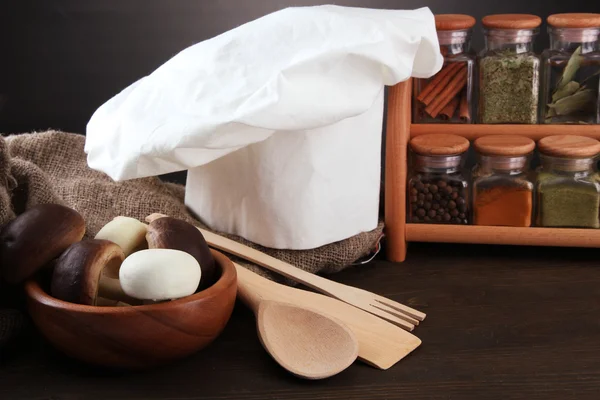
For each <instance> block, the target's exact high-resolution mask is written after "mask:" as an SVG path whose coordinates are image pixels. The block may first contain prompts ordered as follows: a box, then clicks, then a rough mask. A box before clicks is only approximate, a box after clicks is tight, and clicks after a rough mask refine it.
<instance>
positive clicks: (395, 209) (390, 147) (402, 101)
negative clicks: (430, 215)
mask: <svg viewBox="0 0 600 400" xmlns="http://www.w3.org/2000/svg"><path fill="white" fill-rule="evenodd" d="M411 92H412V80H408V81H406V82H402V83H399V84H398V85H396V86H393V87H391V88H390V89H389V94H388V100H387V101H388V102H387V110H388V113H387V122H386V145H385V235H386V238H387V239H386V240H387V243H388V245H387V247H386V252H387V258H388V260H390V261H404V259H405V258H406V240H405V232H404V225H405V223H406V215H405V213H406V211H405V210H406V174H407V170H406V166H407V163H408V161H407V160H408V158H407V151H408V147H407V145H408V140H409V138H410V121H411V107H410V102H411Z"/></svg>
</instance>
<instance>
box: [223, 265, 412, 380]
mask: <svg viewBox="0 0 600 400" xmlns="http://www.w3.org/2000/svg"><path fill="white" fill-rule="evenodd" d="M234 265H235V267H236V270H237V282H238V295H239V296H240V298H241V299H242V300H243V301H246V302H247V304H249V305H252V304H255V303H256V304H259V303H260V302H265V301H269V300H271V301H275V302H285V303H288V304H294V305H296V306H297V307H300V308H309V309H310V310H319V311H318V312H319V313H322V314H323V315H326V316H328V317H330V318H332V319H334V320H339V321H342V323H344V324H345V325H346V326H347V327H348V328H349V329H350V330H351V331H352V332H353V334H354V335H355V336H356V338H357V340H358V358H359V359H360V360H362V361H364V362H366V363H368V364H370V365H373V366H375V367H377V368H380V369H388V368H390V367H391V366H392V365H394V364H395V363H397V362H398V361H400V360H401V359H403V358H404V357H406V356H407V355H408V354H410V353H411V352H412V351H413V350H415V349H416V348H417V347H419V345H420V344H421V340H419V338H417V337H416V336H414V335H412V334H410V333H409V332H407V331H405V330H404V329H401V328H399V327H397V326H395V325H392V324H390V323H389V322H386V321H384V320H382V319H381V318H379V317H377V316H375V315H373V314H370V313H368V312H366V311H363V310H360V309H358V308H356V307H353V306H351V305H349V304H346V303H343V302H341V301H339V300H336V299H332V298H331V297H327V296H324V295H322V294H319V293H313V292H309V291H306V290H302V289H297V288H292V287H289V286H285V285H281V284H279V283H276V282H273V281H270V280H268V279H266V278H263V277H262V276H260V275H257V274H255V273H254V272H252V271H250V270H248V269H246V268H244V267H241V266H239V265H236V264H235V263H234ZM255 307H256V306H255ZM309 333H310V332H309Z"/></svg>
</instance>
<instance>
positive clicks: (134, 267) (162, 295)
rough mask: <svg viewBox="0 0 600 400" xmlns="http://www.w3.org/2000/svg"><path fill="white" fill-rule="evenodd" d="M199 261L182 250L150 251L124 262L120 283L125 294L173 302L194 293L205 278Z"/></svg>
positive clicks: (136, 253) (120, 273)
mask: <svg viewBox="0 0 600 400" xmlns="http://www.w3.org/2000/svg"><path fill="white" fill-rule="evenodd" d="M201 274H202V273H201V270H200V265H199V264H198V261H196V259H195V258H194V257H193V256H191V255H190V254H188V253H186V252H184V251H181V250H172V249H148V250H140V251H138V252H135V253H133V254H132V255H130V256H129V257H127V258H126V259H125V261H123V264H121V269H120V270H119V281H120V282H121V287H122V288H123V291H124V292H125V293H126V294H127V295H128V296H131V297H133V298H135V299H140V300H171V299H178V298H180V297H185V296H189V295H191V294H193V293H194V292H195V291H196V289H197V288H198V284H199V283H200V276H201Z"/></svg>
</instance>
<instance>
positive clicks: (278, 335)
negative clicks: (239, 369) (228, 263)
mask: <svg viewBox="0 0 600 400" xmlns="http://www.w3.org/2000/svg"><path fill="white" fill-rule="evenodd" d="M236 268H238V269H239V268H242V267H240V266H237V265H236ZM238 296H239V297H240V299H241V300H242V301H243V302H244V303H245V304H246V305H247V306H248V307H250V308H251V309H252V310H253V311H254V314H255V315H256V320H257V321H256V325H257V330H258V336H259V338H260V341H261V343H262V345H263V347H264V348H265V350H267V352H268V353H269V354H270V355H271V357H273V358H274V359H275V361H277V363H278V364H279V365H281V366H282V367H283V368H285V369H287V370H288V371H290V372H291V373H292V374H294V375H296V376H299V377H302V378H306V379H323V378H328V377H330V376H333V375H336V374H338V373H340V372H342V371H343V370H345V369H346V368H348V367H349V366H350V365H351V364H352V363H353V362H354V360H356V357H357V356H358V340H357V339H356V336H355V335H354V333H353V332H352V331H351V330H350V329H349V328H348V327H347V326H346V325H345V324H344V323H342V322H341V321H339V320H338V319H336V318H333V317H329V316H327V315H325V314H322V313H320V312H319V311H316V310H314V309H310V308H305V307H302V306H299V305H296V304H289V303H282V302H278V301H272V300H264V299H263V298H262V297H261V296H260V295H259V294H258V293H257V292H256V291H254V290H249V289H248V287H247V286H244V285H242V286H240V287H238Z"/></svg>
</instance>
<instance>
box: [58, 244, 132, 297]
mask: <svg viewBox="0 0 600 400" xmlns="http://www.w3.org/2000/svg"><path fill="white" fill-rule="evenodd" d="M124 259H125V255H124V254H123V250H121V248H120V247H119V246H118V245H117V244H115V243H113V242H111V241H109V240H102V239H89V240H84V241H81V242H78V243H75V244H73V245H72V246H71V247H69V248H68V249H67V251H65V252H64V253H63V254H62V255H61V256H60V258H59V259H58V260H57V261H56V265H55V267H54V272H53V274H52V282H51V286H50V294H51V295H52V296H54V297H56V298H57V299H60V300H64V301H68V302H71V303H78V304H86V305H96V298H97V296H98V284H99V282H100V275H101V274H102V270H103V269H104V268H114V267H115V265H119V264H121V263H122V262H123V260H124Z"/></svg>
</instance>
